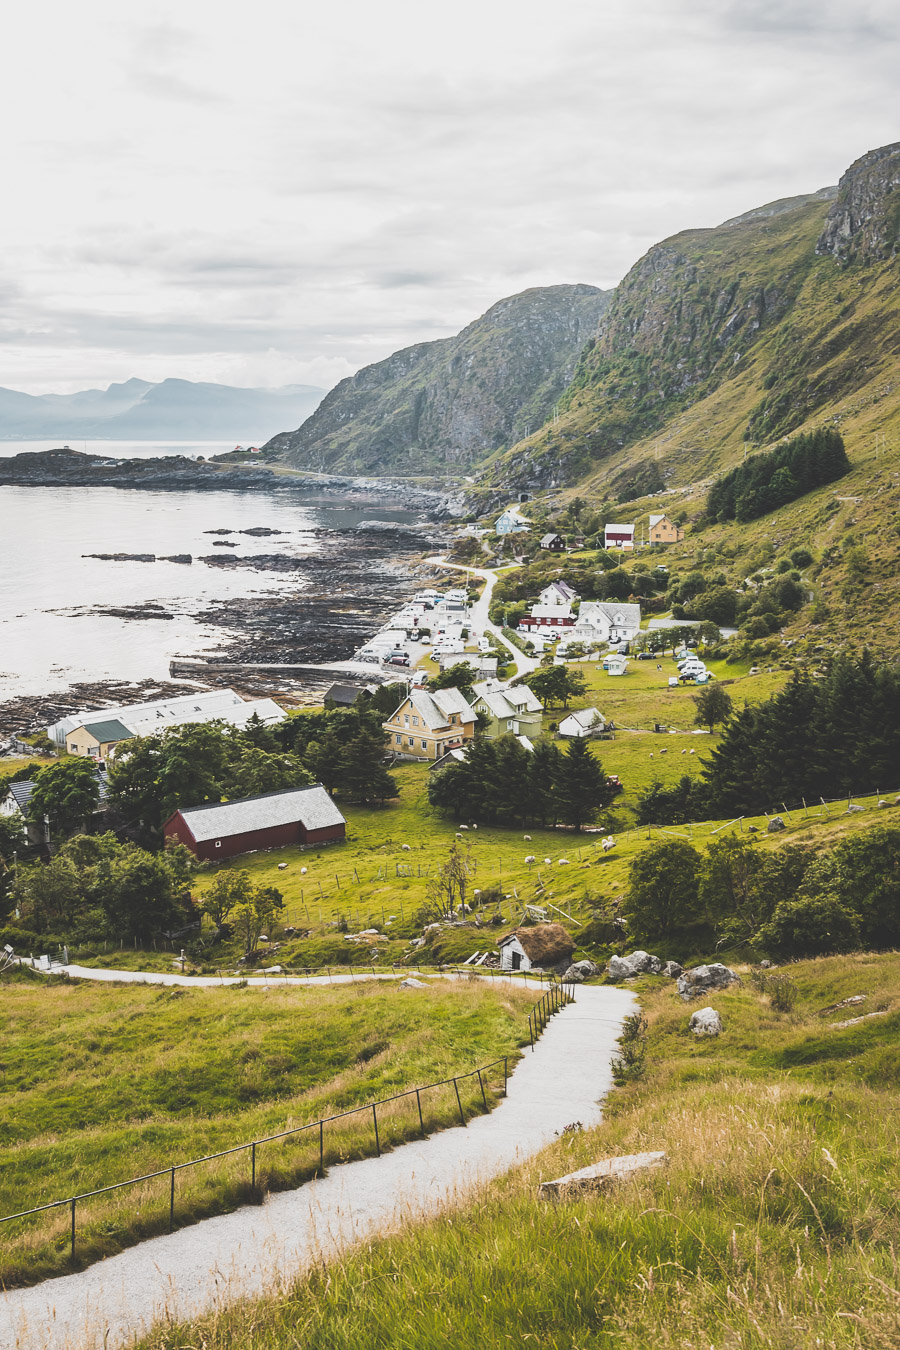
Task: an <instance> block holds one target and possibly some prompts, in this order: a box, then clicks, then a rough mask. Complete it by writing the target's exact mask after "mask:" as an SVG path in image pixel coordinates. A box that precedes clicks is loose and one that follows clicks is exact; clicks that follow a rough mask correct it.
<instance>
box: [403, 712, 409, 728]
mask: <svg viewBox="0 0 900 1350" xmlns="http://www.w3.org/2000/svg"><path fill="white" fill-rule="evenodd" d="M403 725H404V726H405V727H408V726H409V713H407V714H406V715H405V716H404V718H403Z"/></svg>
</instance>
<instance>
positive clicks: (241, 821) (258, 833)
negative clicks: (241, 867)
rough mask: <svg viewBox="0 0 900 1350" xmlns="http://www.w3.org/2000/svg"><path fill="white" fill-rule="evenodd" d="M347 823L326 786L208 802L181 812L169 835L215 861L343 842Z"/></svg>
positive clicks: (168, 827)
mask: <svg viewBox="0 0 900 1350" xmlns="http://www.w3.org/2000/svg"><path fill="white" fill-rule="evenodd" d="M346 832H347V822H346V820H345V819H344V817H343V815H342V814H341V812H340V811H339V810H338V808H337V807H336V806H335V804H334V802H333V801H332V800H331V798H330V797H329V795H328V793H327V792H326V791H325V788H324V787H323V786H322V784H321V783H316V784H314V785H313V786H311V787H302V788H287V789H285V790H283V791H281V792H264V793H262V794H261V795H260V796H258V797H245V798H244V799H243V800H241V801H236V802H214V803H205V804H204V805H202V806H185V807H182V808H181V810H179V811H175V812H174V813H173V814H172V815H171V816H169V819H168V820H167V821H166V822H165V824H164V825H163V834H164V835H165V837H166V839H171V840H173V841H174V842H175V843H177V844H184V845H185V847H186V848H189V849H190V850H191V852H192V853H194V854H196V856H197V857H198V858H202V859H203V860H204V861H206V862H214V861H216V860H220V859H222V858H234V857H235V856H236V855H237V854H239V853H254V852H256V850H257V849H267V848H284V847H285V846H286V845H288V844H294V845H297V844H299V845H300V847H301V848H306V847H311V846H313V845H316V844H333V843H338V842H339V841H340V840H342V839H344V838H345V837H346Z"/></svg>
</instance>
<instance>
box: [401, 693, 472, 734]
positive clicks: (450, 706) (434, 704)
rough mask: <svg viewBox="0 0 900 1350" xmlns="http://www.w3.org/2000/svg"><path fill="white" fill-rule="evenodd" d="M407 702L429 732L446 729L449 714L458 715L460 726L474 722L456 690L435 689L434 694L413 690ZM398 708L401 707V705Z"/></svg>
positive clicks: (469, 708)
mask: <svg viewBox="0 0 900 1350" xmlns="http://www.w3.org/2000/svg"><path fill="white" fill-rule="evenodd" d="M405 701H406V700H405V699H404V702H405ZM409 701H410V703H411V705H412V708H413V711H414V712H417V713H418V714H419V716H420V717H421V718H422V720H423V722H424V723H425V725H426V727H428V729H429V731H441V730H443V729H444V728H445V727H448V726H449V725H450V714H451V713H457V714H458V715H459V719H460V723H461V724H462V725H465V724H466V723H468V722H474V721H475V713H474V712H473V710H472V708H471V705H470V704H469V703H468V701H467V700H466V698H465V696H464V695H463V694H461V693H460V691H459V690H458V689H436V690H435V691H434V693H431V692H430V691H429V690H427V689H414V690H413V691H412V693H411V695H410V698H409ZM400 707H401V708H402V707H403V704H402V703H401V705H400Z"/></svg>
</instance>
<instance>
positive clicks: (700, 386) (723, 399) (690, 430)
mask: <svg viewBox="0 0 900 1350" xmlns="http://www.w3.org/2000/svg"><path fill="white" fill-rule="evenodd" d="M898 231H900V146H896V145H892V146H886V147H884V148H883V149H881V150H875V151H872V152H870V153H869V154H867V155H864V156H863V157H862V158H861V159H860V160H858V161H857V162H856V163H855V164H854V165H852V166H851V168H850V169H848V171H847V172H846V173H845V174H844V175H843V177H842V178H841V181H840V185H839V187H838V188H836V189H835V188H826V189H822V190H820V191H819V192H816V193H813V194H810V195H807V196H802V197H796V198H791V199H786V200H783V201H779V202H774V203H771V204H770V205H768V206H765V207H761V208H758V209H756V210H753V211H749V212H747V213H745V214H744V215H742V216H738V217H736V218H734V219H733V220H730V221H726V222H725V223H724V224H723V225H720V226H718V227H716V228H714V229H706V230H690V231H685V232H683V233H682V234H679V235H675V236H674V237H673V238H671V239H667V240H664V241H663V242H662V243H660V244H657V245H655V246H654V247H653V248H651V249H650V250H649V252H648V253H647V254H646V255H645V256H644V257H643V258H641V259H640V261H639V262H638V263H636V264H635V266H634V267H633V268H632V270H631V271H630V272H629V273H628V275H627V276H626V277H625V279H624V280H623V281H622V283H621V284H620V285H619V286H618V288H617V289H616V291H615V293H614V296H613V299H612V302H611V303H610V305H609V307H608V310H607V312H606V314H605V316H604V318H603V320H602V321H601V324H600V328H599V331H598V333H597V335H596V338H595V339H594V340H593V341H592V342H589V343H588V344H587V346H586V349H585V351H584V353H583V355H582V357H581V359H580V361H579V364H578V367H577V369H576V371H575V375H574V377H573V380H572V383H571V385H570V386H569V389H568V390H567V391H566V393H565V394H564V395H563V397H562V399H561V400H560V408H561V416H560V417H559V419H558V420H556V419H555V420H554V423H553V424H552V425H546V426H544V427H542V428H541V429H540V430H539V431H537V432H536V434H532V435H531V436H530V437H528V438H527V439H525V440H524V441H523V442H522V443H520V444H519V445H517V446H515V447H513V448H512V449H511V450H510V451H509V452H508V453H507V454H506V455H504V456H502V457H499V458H497V459H495V460H494V461H493V462H492V463H491V465H490V466H489V467H488V469H487V471H486V472H485V473H484V474H483V475H482V477H481V479H480V483H481V485H482V487H484V488H492V489H498V488H503V489H505V490H509V489H528V490H539V489H541V488H553V487H560V486H566V485H568V484H573V483H576V482H579V483H580V482H583V481H589V482H591V483H594V484H596V486H597V488H598V490H601V491H606V492H607V493H608V492H609V491H615V484H616V483H618V482H626V481H632V480H633V479H636V480H640V481H642V480H643V478H645V477H647V474H646V473H644V472H643V471H644V470H646V469H647V468H648V463H652V464H653V465H654V466H655V468H654V475H655V474H656V473H657V472H658V473H659V475H660V476H661V478H662V480H663V482H664V483H665V484H666V485H667V486H673V485H678V484H685V483H688V482H691V481H697V480H699V479H701V478H703V477H706V476H708V475H709V474H710V473H714V472H716V471H717V470H718V469H720V468H722V467H725V466H727V465H728V464H729V463H732V462H734V460H735V459H736V458H738V457H739V456H740V455H741V454H743V446H744V445H745V444H746V443H747V442H750V443H751V444H754V445H766V444H769V443H771V442H772V441H774V440H777V439H778V438H779V437H781V436H784V435H786V434H788V433H791V432H793V431H796V430H798V429H799V428H801V427H803V426H804V425H810V424H815V423H816V422H818V421H821V420H822V419H824V418H828V419H837V420H839V421H840V420H842V419H846V418H848V417H851V416H855V415H856V411H857V410H858V409H859V408H861V407H862V406H863V405H866V406H869V405H870V404H873V403H874V402H876V401H879V400H888V401H889V403H890V407H891V408H893V407H894V404H895V403H896V405H897V410H898V413H900V383H898V382H897V380H896V376H897V356H898V351H900V296H898V288H897V285H896V282H897V276H896V273H897V268H898V265H900V260H898V249H897V240H898ZM887 411H888V408H887V407H885V412H887Z"/></svg>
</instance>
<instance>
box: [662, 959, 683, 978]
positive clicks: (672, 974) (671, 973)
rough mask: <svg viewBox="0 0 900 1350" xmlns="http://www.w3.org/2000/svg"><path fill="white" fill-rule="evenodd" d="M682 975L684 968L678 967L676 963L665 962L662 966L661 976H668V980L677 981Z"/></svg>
mask: <svg viewBox="0 0 900 1350" xmlns="http://www.w3.org/2000/svg"><path fill="white" fill-rule="evenodd" d="M683 973H684V966H680V965H679V964H678V962H677V961H667V962H666V964H665V965H664V966H663V974H664V975H668V977H669V979H670V980H677V979H678V976H679V975H682V974H683Z"/></svg>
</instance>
